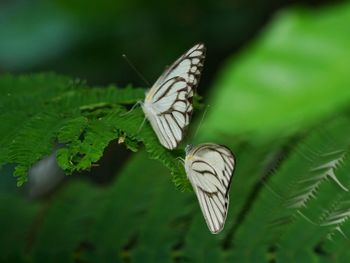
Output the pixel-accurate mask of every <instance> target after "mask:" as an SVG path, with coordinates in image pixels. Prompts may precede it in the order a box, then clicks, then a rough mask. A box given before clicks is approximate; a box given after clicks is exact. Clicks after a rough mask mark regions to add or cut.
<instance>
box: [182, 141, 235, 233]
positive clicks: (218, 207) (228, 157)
mask: <svg viewBox="0 0 350 263" xmlns="http://www.w3.org/2000/svg"><path fill="white" fill-rule="evenodd" d="M234 166H235V160H234V157H233V154H232V152H231V151H230V150H229V149H228V148H226V147H224V146H221V145H217V144H212V143H208V144H202V145H199V146H197V147H195V148H193V149H191V150H190V151H189V152H188V153H187V155H186V160H185V168H186V173H187V176H188V178H189V179H190V182H191V184H192V186H193V189H194V191H195V193H196V195H197V198H198V201H199V204H200V207H201V210H202V213H203V216H204V218H205V221H206V223H207V225H208V228H209V230H210V231H211V232H212V233H218V232H220V231H221V230H222V228H223V227H224V224H225V220H226V216H227V209H228V205H229V190H230V184H231V179H232V173H233V170H234Z"/></svg>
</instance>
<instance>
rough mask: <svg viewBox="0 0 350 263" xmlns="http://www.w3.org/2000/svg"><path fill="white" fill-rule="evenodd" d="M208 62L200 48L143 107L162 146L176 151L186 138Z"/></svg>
mask: <svg viewBox="0 0 350 263" xmlns="http://www.w3.org/2000/svg"><path fill="white" fill-rule="evenodd" d="M204 58H205V46H204V45H203V44H197V45H195V46H193V47H192V48H191V49H190V50H188V51H187V52H186V53H185V54H183V55H182V56H181V57H180V58H178V59H177V60H176V61H175V62H174V63H173V64H172V65H171V66H170V67H169V68H167V69H166V70H165V71H164V72H163V74H162V75H161V76H160V77H159V78H158V80H157V81H156V82H155V83H154V84H153V86H152V87H151V89H150V90H149V91H147V92H146V97H145V101H144V102H143V103H141V106H142V110H143V112H144V114H145V116H146V118H147V119H148V120H149V122H150V123H151V126H152V128H153V130H154V131H155V133H156V135H157V137H158V139H159V141H160V143H161V144H162V145H163V146H164V147H166V148H167V149H170V150H172V149H175V148H176V147H177V145H178V144H179V143H180V142H181V140H182V138H183V137H184V133H185V131H186V129H187V126H188V125H189V122H190V119H191V116H192V111H193V107H192V97H193V94H194V90H195V88H196V87H197V85H198V82H199V79H200V75H201V71H202V68H203V63H204Z"/></svg>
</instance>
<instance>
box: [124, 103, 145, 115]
mask: <svg viewBox="0 0 350 263" xmlns="http://www.w3.org/2000/svg"><path fill="white" fill-rule="evenodd" d="M141 103H142V101H138V102H136V103H135V104H134V105H132V107H131V109H130V110H128V111H127V112H125V113H122V114H120V115H119V116H125V115H128V114H129V113H130V112H132V111H133V110H134V109H135V108H136V106H138V105H140V104H141Z"/></svg>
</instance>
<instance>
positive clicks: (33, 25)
mask: <svg viewBox="0 0 350 263" xmlns="http://www.w3.org/2000/svg"><path fill="white" fill-rule="evenodd" d="M349 25H350V2H349V1H330V0H329V1H311V0H310V1H307V0H304V1H281V0H267V1H264V2H261V1H253V0H248V1H242V0H237V1H226V0H223V1H177V2H166V1H107V0H102V1H98V2H97V1H90V0H85V1H82V0H75V1H68V0H55V1H25V0H13V1H10V0H8V1H2V2H0V74H3V73H8V72H10V73H14V74H19V73H33V72H43V71H54V72H57V73H60V74H64V75H68V76H71V77H73V78H79V79H83V80H86V82H87V83H88V84H89V85H99V86H103V85H107V84H110V83H116V84H117V85H118V86H125V85H127V84H132V85H133V86H136V87H140V86H146V85H145V83H143V82H142V80H140V78H139V77H138V76H137V74H136V73H135V72H134V71H133V69H132V68H131V67H130V66H129V65H128V64H127V63H126V62H125V60H124V59H123V58H122V54H126V55H127V56H128V58H129V59H130V60H131V61H132V62H133V64H135V65H136V67H137V68H138V70H139V71H140V72H141V73H142V75H144V76H145V77H146V79H148V80H149V81H150V82H151V83H152V82H153V81H154V80H155V79H156V78H157V77H158V76H159V75H160V74H161V72H162V70H163V69H164V67H165V66H166V65H168V64H170V63H171V62H172V61H174V60H175V59H176V58H177V57H178V56H179V55H181V54H182V53H183V52H184V51H186V50H187V49H188V48H190V47H191V46H192V45H194V44H195V43H197V42H204V43H205V44H206V46H207V59H206V62H205V68H204V72H203V75H202V79H201V82H200V85H199V88H198V93H199V95H201V96H203V97H204V99H203V101H204V103H205V104H206V105H209V106H208V107H207V113H206V115H205V116H204V118H203V121H202V122H201V123H200V124H199V122H200V121H199V120H200V119H201V117H202V114H203V110H202V111H198V112H195V115H194V120H193V125H192V127H191V129H190V133H189V135H188V136H187V138H186V139H185V141H186V142H192V143H203V142H208V141H211V142H215V143H222V144H225V145H228V146H229V147H230V148H231V149H232V151H233V152H234V153H235V155H236V157H237V170H236V172H235V175H234V179H233V183H232V189H231V192H230V193H231V196H230V197H231V198H230V200H231V202H230V210H229V214H228V218H227V222H226V226H225V229H224V231H223V232H222V233H220V234H219V235H211V234H210V233H209V231H208V229H207V227H206V225H205V222H204V219H203V217H202V215H201V212H200V210H199V206H198V203H197V201H196V199H195V196H194V193H191V192H184V193H183V192H180V191H178V190H176V189H175V187H174V185H173V184H172V182H171V177H170V175H169V171H168V170H167V169H166V168H164V167H162V165H161V164H159V163H157V162H155V161H153V160H149V159H148V157H147V155H146V154H145V153H144V152H143V151H141V152H138V153H131V152H129V151H127V150H126V149H124V147H123V146H121V145H118V144H117V143H116V142H111V144H110V145H109V146H108V147H107V148H106V150H105V154H104V156H103V158H102V159H101V160H100V162H99V166H98V167H93V168H92V169H91V171H90V172H84V173H80V174H76V175H74V176H70V177H65V176H64V175H63V174H62V172H61V171H60V169H59V168H57V166H55V160H54V158H53V157H52V158H51V159H46V162H45V163H42V166H41V168H40V167H36V168H35V169H36V170H35V169H33V170H32V171H31V172H32V173H34V174H37V175H38V176H40V175H41V177H40V178H39V177H38V178H37V179H36V180H37V181H38V182H34V181H33V182H29V184H27V185H26V186H25V187H23V188H16V186H15V184H16V183H15V179H14V178H13V177H12V168H11V167H10V166H5V167H3V168H2V170H1V171H0V172H1V176H0V213H1V217H0V230H1V237H0V248H1V251H2V252H1V253H0V254H1V255H0V261H1V262H348V261H349V260H350V252H349V249H348V248H349V247H350V243H349V238H350V223H349V222H350V220H349V217H350V195H349V191H348V189H349V188H350V170H349V169H350V160H349V158H348V151H349V145H350V136H349V134H350V120H349V101H350V74H349V71H350V26H349ZM2 95H4V94H2ZM197 127H198V132H197V134H196V136H194V134H195V132H196V130H197ZM0 151H1V149H0Z"/></svg>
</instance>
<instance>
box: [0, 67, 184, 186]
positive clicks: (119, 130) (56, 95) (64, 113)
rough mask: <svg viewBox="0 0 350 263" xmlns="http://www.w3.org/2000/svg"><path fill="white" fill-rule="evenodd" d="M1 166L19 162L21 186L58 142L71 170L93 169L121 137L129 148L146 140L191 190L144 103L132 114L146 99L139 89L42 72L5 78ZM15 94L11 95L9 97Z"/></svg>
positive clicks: (1, 84) (1, 82) (0, 105)
mask: <svg viewBox="0 0 350 263" xmlns="http://www.w3.org/2000/svg"><path fill="white" fill-rule="evenodd" d="M0 90H1V91H2V92H4V94H8V96H4V97H3V98H2V99H1V100H0V109H1V110H2V113H1V114H0V121H1V123H2V124H3V126H2V127H1V128H0V135H1V136H0V137H1V139H0V147H1V151H0V165H2V164H5V163H13V164H15V173H14V174H15V176H17V177H18V185H22V184H23V183H24V182H25V181H26V180H27V172H28V169H30V167H31V166H32V165H33V164H34V163H35V162H37V161H38V160H40V159H42V158H43V157H44V156H46V155H48V154H49V153H50V152H51V151H52V149H53V148H54V147H55V145H56V144H57V143H58V144H59V147H60V148H59V150H58V151H57V160H58V164H59V165H60V167H61V168H63V169H64V170H65V172H66V173H68V174H71V173H73V172H75V171H81V170H85V169H89V168H90V167H91V165H92V164H93V163H95V162H97V161H98V160H99V159H100V158H101V156H102V155H103V151H104V149H105V148H106V146H107V145H108V144H109V143H110V142H111V141H112V140H115V139H118V138H119V140H118V141H119V143H124V144H125V145H126V147H127V148H128V149H131V150H133V151H137V150H138V149H139V146H140V144H144V145H145V148H146V151H147V152H148V154H149V157H150V158H152V159H156V160H159V161H161V162H162V163H163V164H164V165H165V166H166V167H167V168H168V169H169V170H170V171H171V173H172V174H173V178H174V182H175V185H176V186H177V187H178V188H180V189H181V190H185V189H190V187H189V183H188V181H187V178H186V176H185V173H184V169H183V167H182V166H181V165H180V164H179V163H178V161H177V160H176V157H177V156H176V154H175V153H171V152H170V151H168V150H166V149H164V147H162V146H161V145H160V144H159V142H158V139H157V137H156V135H155V134H154V132H153V130H152V128H151V127H150V125H149V124H148V123H147V122H146V123H145V124H144V126H143V127H142V129H141V130H140V125H141V123H143V120H144V114H143V112H142V110H141V109H140V108H138V109H134V110H133V111H131V112H130V113H126V112H127V110H126V108H125V106H124V105H127V104H134V103H136V102H137V101H140V100H142V99H143V96H144V90H143V89H140V88H132V87H126V88H123V89H121V88H117V87H115V86H109V87H107V88H91V87H87V86H86V85H85V84H84V83H83V82H81V81H74V80H71V79H69V78H65V77H61V76H56V75H54V74H47V75H45V74H38V75H30V76H20V77H13V76H10V75H5V76H2V77H1V78H0ZM9 97H11V98H9ZM5 110H6V111H5Z"/></svg>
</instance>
